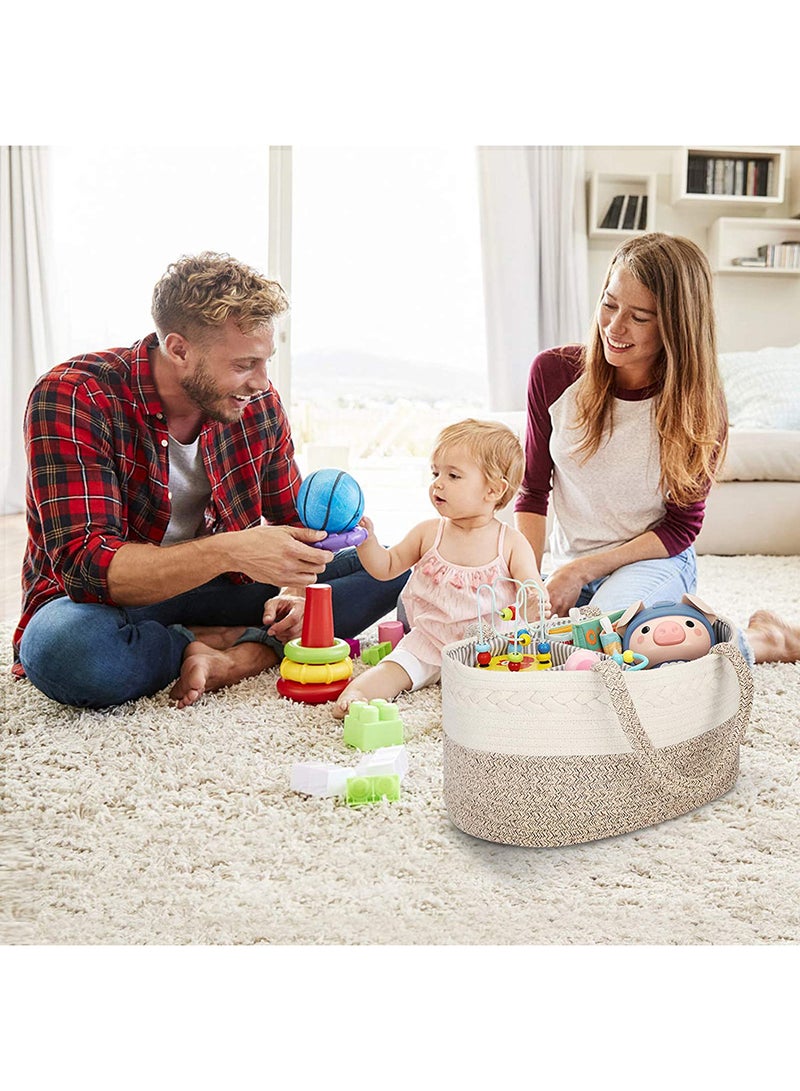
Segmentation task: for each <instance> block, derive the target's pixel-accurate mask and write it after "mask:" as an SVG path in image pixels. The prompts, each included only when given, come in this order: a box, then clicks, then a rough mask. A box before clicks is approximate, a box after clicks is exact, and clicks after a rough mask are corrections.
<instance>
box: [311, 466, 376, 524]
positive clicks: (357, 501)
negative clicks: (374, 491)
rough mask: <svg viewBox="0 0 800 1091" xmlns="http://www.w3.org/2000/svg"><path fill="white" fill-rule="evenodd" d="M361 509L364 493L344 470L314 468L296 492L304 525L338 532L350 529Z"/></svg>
mask: <svg viewBox="0 0 800 1091" xmlns="http://www.w3.org/2000/svg"><path fill="white" fill-rule="evenodd" d="M363 513H364V494H363V492H362V491H361V486H360V485H359V483H358V482H357V481H356V479H355V478H354V477H351V476H350V474H348V473H345V471H344V470H314V472H313V473H311V474H309V475H308V477H307V478H306V479H305V480H304V481H303V483H302V485H301V486H300V492H299V493H298V494H297V514H298V515H299V516H300V522H301V523H302V524H303V526H305V527H310V528H312V529H313V530H327V532H328V533H329V534H341V533H342V532H343V531H345V530H352V528H353V527H354V526H355V525H356V523H357V522H358V520H359V519H360V518H361V516H362V515H363Z"/></svg>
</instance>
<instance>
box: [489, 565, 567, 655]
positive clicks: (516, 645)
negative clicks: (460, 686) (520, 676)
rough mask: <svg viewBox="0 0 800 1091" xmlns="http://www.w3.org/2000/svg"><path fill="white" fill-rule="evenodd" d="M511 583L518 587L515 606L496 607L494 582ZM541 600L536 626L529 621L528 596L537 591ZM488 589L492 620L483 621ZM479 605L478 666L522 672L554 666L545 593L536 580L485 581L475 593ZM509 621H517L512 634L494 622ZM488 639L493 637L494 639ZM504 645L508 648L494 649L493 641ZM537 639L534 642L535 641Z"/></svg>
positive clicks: (502, 579)
mask: <svg viewBox="0 0 800 1091" xmlns="http://www.w3.org/2000/svg"><path fill="white" fill-rule="evenodd" d="M500 582H503V583H511V584H513V585H514V586H515V587H516V588H517V591H516V596H515V602H514V605H513V606H504V607H502V608H501V609H498V607H497V596H496V593H495V584H497V583H500ZM534 589H535V591H536V594H537V596H538V599H539V618H540V620H539V621H538V622H537V623H536V625H535V626H532V625H530V624H529V622H528V595H529V593H530V592H531V591H532V590H534ZM485 592H488V593H489V600H490V610H489V622H488V625H487V623H486V622H485V620H484V611H483V609H482V606H481V594H482V593H485ZM475 596H476V599H477V607H478V640H477V643H476V645H475V648H476V665H477V666H478V667H481V668H482V669H484V670H493V671H510V672H512V673H517V672H519V671H530V670H547V669H549V668H550V667H551V666H552V661H551V659H550V644H549V643H548V641H547V632H546V623H545V620H544V595H543V594H542V590H541V588H540V587H539V585H538V584H537V583H535V582H534V581H533V580H525V581H524V583H521V582H520V581H519V580H514V579H511V577H510V576H502V577H501V578H500V579H499V580H495V581H494V583H482V584H481V585H480V587H479V588H478V589H477V591H476V592H475ZM495 617H497V618H499V619H500V620H501V621H503V622H506V623H509V622H516V625H515V628H514V630H513V632H512V633H510V634H509V633H508V632H503V633H501V632H500V631H499V630H498V629H497V628H496V627H495V625H494V618H495ZM487 638H493V640H492V641H490V639H487ZM498 641H500V642H501V644H505V649H504V650H502V651H500V652H499V653H498V652H496V651H495V652H494V653H493V652H492V643H495V644H496V643H497V642H498ZM534 642H535V643H534Z"/></svg>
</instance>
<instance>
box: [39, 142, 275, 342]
mask: <svg viewBox="0 0 800 1091" xmlns="http://www.w3.org/2000/svg"><path fill="white" fill-rule="evenodd" d="M51 153H52V154H51V194H52V209H53V220H52V222H53V243H54V247H55V252H56V268H57V284H56V293H57V304H58V306H57V310H58V317H57V321H58V324H59V327H60V329H59V330H58V331H57V339H58V340H57V344H56V351H57V355H58V357H59V358H60V359H66V358H67V357H69V356H72V355H75V354H76V353H79V352H86V351H90V350H92V349H102V348H108V347H110V346H114V345H130V344H132V343H133V342H134V341H136V340H138V338H140V337H143V336H144V335H145V334H146V333H150V331H151V330H152V328H153V320H152V318H151V317H150V296H151V293H152V290H153V285H154V284H155V283H156V281H157V280H158V278H159V277H160V276H161V274H162V273H163V272H164V270H165V269H166V268H167V266H168V265H169V263H170V262H171V261H174V260H175V259H176V258H177V257H179V256H180V255H181V254H186V253H196V252H199V251H201V250H220V251H225V252H227V253H230V254H233V255H234V256H235V257H237V258H239V259H240V260H241V261H245V262H247V263H248V264H249V265H253V266H254V267H255V268H257V269H265V268H266V255H267V229H268V222H267V221H268V200H267V198H268V161H269V148H267V147H242V148H197V147H196V148H180V147H179V148H173V147H169V148H155V147H112V148H109V147H101V148H98V147H85V148H84V147H78V146H75V145H71V146H68V147H53V148H52V149H51ZM54 362H55V361H54Z"/></svg>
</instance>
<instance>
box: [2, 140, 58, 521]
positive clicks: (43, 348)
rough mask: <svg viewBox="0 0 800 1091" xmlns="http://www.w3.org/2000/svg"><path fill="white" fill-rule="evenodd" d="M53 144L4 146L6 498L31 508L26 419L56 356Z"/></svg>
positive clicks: (6, 503) (9, 508)
mask: <svg viewBox="0 0 800 1091" xmlns="http://www.w3.org/2000/svg"><path fill="white" fill-rule="evenodd" d="M46 170H47V149H46V148H34V147H0V383H2V386H1V387H0V390H2V398H0V406H2V409H1V410H0V412H1V413H2V416H1V417H0V421H2V427H0V489H1V490H2V496H1V497H0V502H1V503H2V508H0V512H1V513H2V514H3V515H9V514H12V513H15V512H20V511H24V510H25V450H24V447H23V442H22V418H23V414H24V412H25V403H26V401H27V398H28V394H29V393H30V389H31V387H32V386H33V383H34V381H35V380H36V378H37V376H39V375H41V374H42V372H43V371H46V370H47V368H48V367H50V366H52V364H53V363H54V361H53V359H52V348H51V346H52V340H53V338H52V330H51V321H52V318H51V307H50V305H49V302H48V290H47V287H46V277H47V275H48V272H49V270H51V269H52V260H51V258H50V240H49V236H48V231H47V228H46V208H47V199H46V193H47V180H46Z"/></svg>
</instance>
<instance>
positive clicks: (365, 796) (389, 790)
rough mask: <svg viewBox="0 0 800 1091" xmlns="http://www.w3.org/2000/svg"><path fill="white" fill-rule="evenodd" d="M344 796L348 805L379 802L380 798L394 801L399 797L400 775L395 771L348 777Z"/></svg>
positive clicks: (355, 805) (357, 805)
mask: <svg viewBox="0 0 800 1091" xmlns="http://www.w3.org/2000/svg"><path fill="white" fill-rule="evenodd" d="M344 798H345V802H346V803H347V804H348V806H350V807H361V806H363V805H364V804H365V803H380V801H381V800H382V799H388V800H389V801H390V802H394V801H395V800H397V799H399V798H400V777H399V776H398V775H397V773H394V774H392V775H386V776H380V777H348V778H347V788H346V790H345V797H344Z"/></svg>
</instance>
